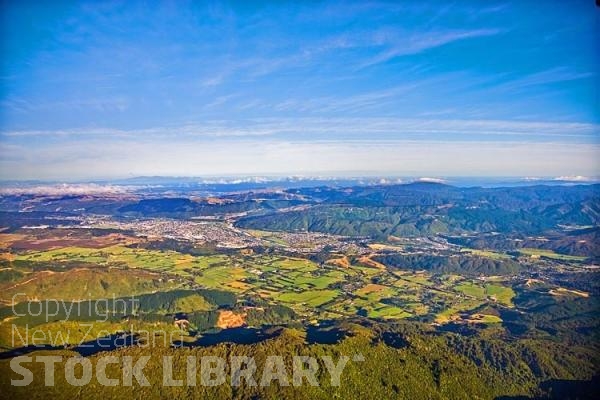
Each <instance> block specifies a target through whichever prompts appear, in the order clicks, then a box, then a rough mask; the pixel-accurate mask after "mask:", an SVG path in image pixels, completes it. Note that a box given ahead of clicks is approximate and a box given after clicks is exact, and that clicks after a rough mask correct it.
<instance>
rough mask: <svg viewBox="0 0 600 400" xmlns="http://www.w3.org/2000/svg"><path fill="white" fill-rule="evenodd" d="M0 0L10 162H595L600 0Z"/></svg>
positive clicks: (559, 171) (516, 169)
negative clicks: (598, 4) (596, 3)
mask: <svg viewBox="0 0 600 400" xmlns="http://www.w3.org/2000/svg"><path fill="white" fill-rule="evenodd" d="M151 3H153V2H135V1H123V2H98V1H94V2H88V3H86V2H31V1H19V2H12V1H8V2H2V20H1V21H0V32H1V40H2V42H1V46H2V47H1V54H2V57H1V64H0V65H1V67H0V179H59V180H60V179H62V180H73V179H98V178H112V177H129V176H138V175H177V176H184V175H187V176H202V175H208V176H215V175H252V174H256V175H287V174H294V175H330V176H344V175H397V176H403V175H404V176H420V175H427V176H559V175H560V176H571V175H584V176H596V175H600V174H598V169H599V162H598V161H597V159H600V157H599V155H600V150H599V149H600V147H599V146H600V143H599V138H600V94H599V79H598V71H600V68H599V63H600V44H599V43H598V40H599V39H598V38H599V37H600V26H599V25H600V9H599V8H596V7H595V6H594V4H593V3H594V2H593V1H591V0H590V1H588V0H581V1H578V0H571V1H543V2H540V1H514V2H510V1H497V2H496V1H484V2H479V1H478V2H476V1H462V2H461V1H456V2H452V1H439V2H435V1H432V2H424V1H404V2H399V1H398V2H370V1H360V2H339V1H337V2H309V1H307V2H283V1H276V2H264V3H262V2H250V1H240V2H185V1H165V2H157V3H156V4H154V5H152V6H151V5H150V4H151Z"/></svg>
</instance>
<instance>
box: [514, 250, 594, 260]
mask: <svg viewBox="0 0 600 400" xmlns="http://www.w3.org/2000/svg"><path fill="white" fill-rule="evenodd" d="M519 253H521V254H524V255H526V256H530V257H531V256H538V257H547V258H552V259H554V260H560V261H584V260H585V259H586V257H581V256H569V255H566V254H559V253H555V252H554V251H552V250H543V249H532V248H523V249H519Z"/></svg>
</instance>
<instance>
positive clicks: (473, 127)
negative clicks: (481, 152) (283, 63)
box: [0, 91, 600, 141]
mask: <svg viewBox="0 0 600 400" xmlns="http://www.w3.org/2000/svg"><path fill="white" fill-rule="evenodd" d="M388 95H390V94H389V93H388V92H386V91H382V92H381V93H378V94H376V95H370V96H364V97H359V98H358V99H354V100H352V104H356V105H357V106H358V105H361V106H366V105H368V104H369V103H370V102H372V101H373V102H376V101H381V100H382V99H385V98H386V97H387V96H388ZM290 134H294V135H296V137H297V138H298V139H299V140H302V138H303V137H304V138H310V139H319V138H315V136H319V137H320V139H334V140H335V139H336V138H340V139H341V140H345V139H347V138H348V136H349V135H350V136H352V135H356V136H357V137H367V138H368V139H369V140H377V138H378V137H377V134H396V135H397V136H396V137H397V138H398V139H402V134H421V135H424V138H426V137H427V136H426V135H429V134H448V135H460V136H462V139H465V140H466V139H469V138H470V137H472V138H473V139H475V140H479V139H481V137H482V136H485V135H491V136H498V137H503V136H530V137H537V139H536V140H537V141H545V140H550V141H552V140H555V139H557V138H560V137H569V138H575V139H576V138H578V137H587V138H597V137H598V135H600V125H599V124H592V123H581V122H545V121H512V120H477V119H475V120H461V119H425V118H422V119H417V118H393V117H347V118H340V117H338V118H324V117H321V118H318V117H307V118H253V119H245V120H235V121H230V120H210V121H204V122H202V123H190V124H186V125H170V126H162V127H155V128H146V129H130V130H124V129H111V128H106V129H104V128H78V129H59V130H19V131H0V139H1V138H4V140H8V139H11V138H12V139H16V138H20V137H22V138H26V137H45V138H49V139H51V138H68V137H83V138H85V137H88V138H94V137H98V138H115V139H118V138H123V139H127V138H137V139H138V140H154V139H156V140H158V139H169V138H179V139H181V140H187V139H190V138H192V139H193V138H197V139H202V138H219V137H221V138H227V137H233V138H235V137H239V138H243V137H262V136H271V137H276V136H281V135H290ZM389 137H390V136H389V135H388V136H386V138H388V139H389ZM392 137H394V136H392ZM455 139H456V138H455Z"/></svg>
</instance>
